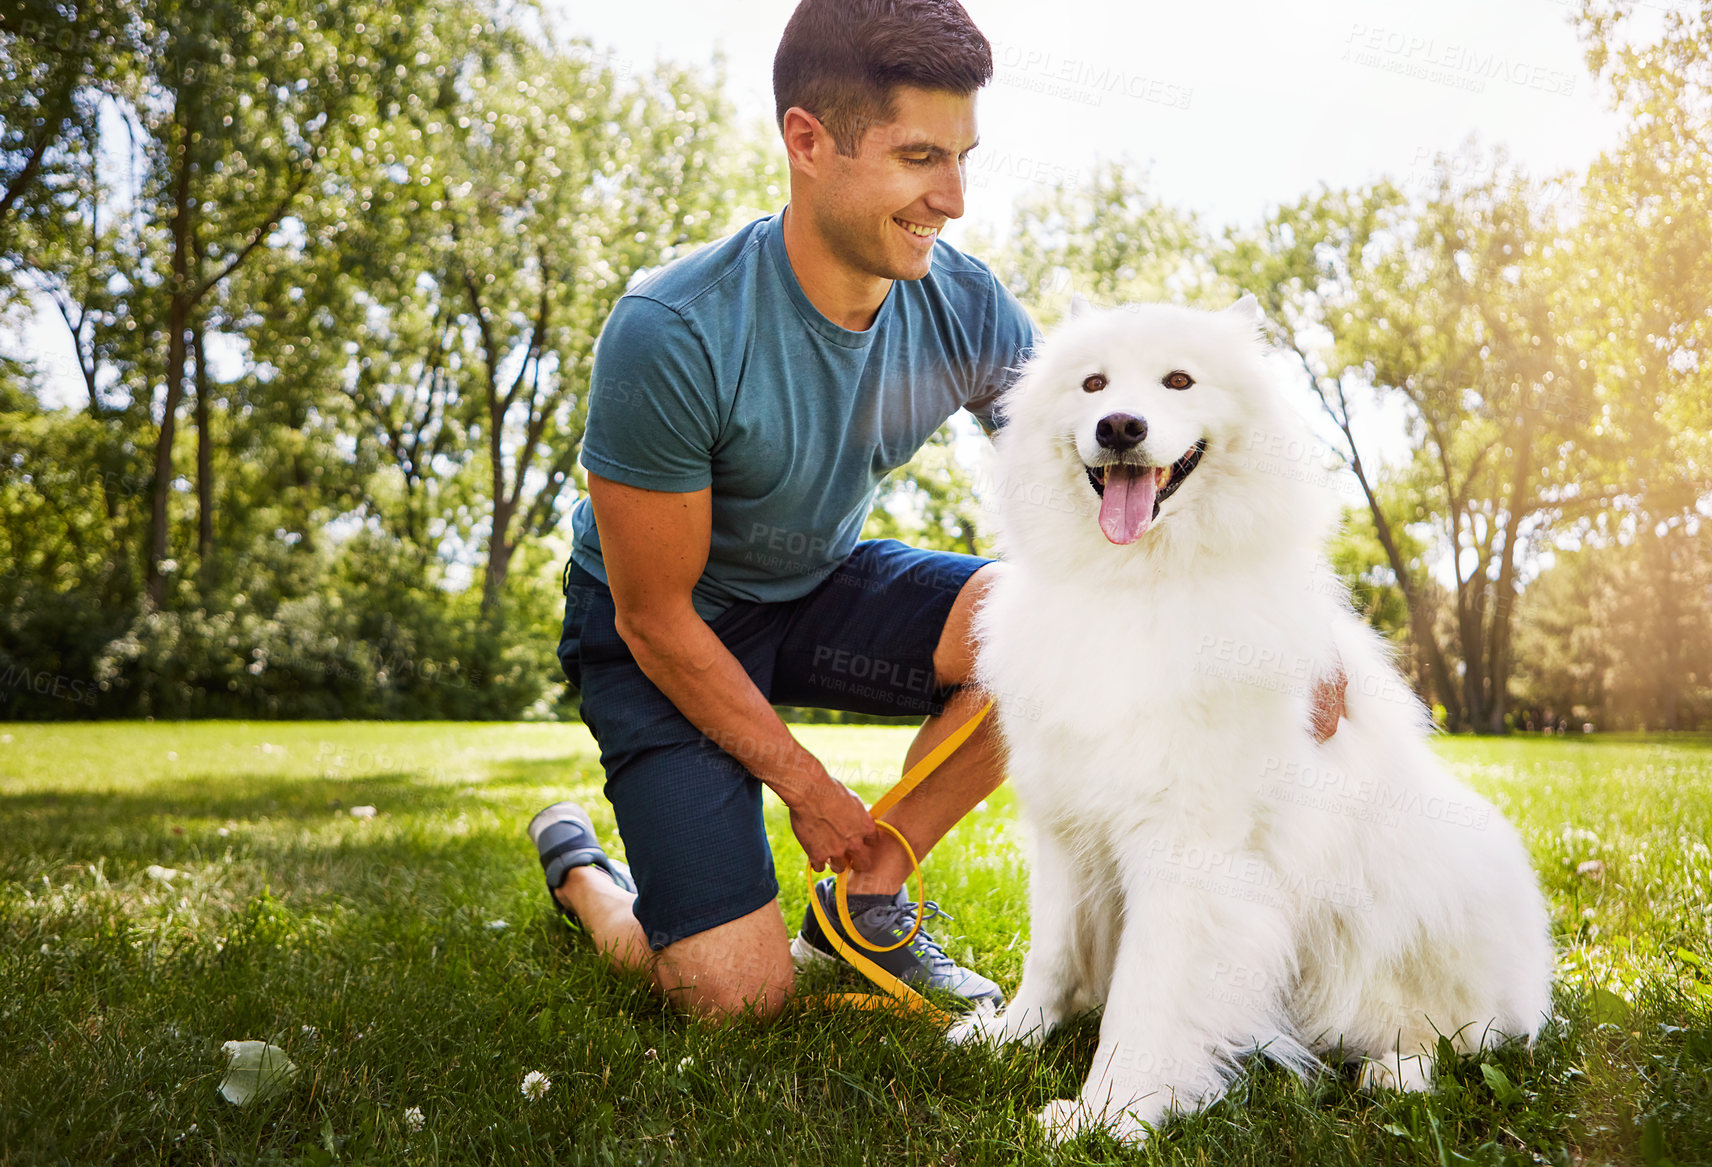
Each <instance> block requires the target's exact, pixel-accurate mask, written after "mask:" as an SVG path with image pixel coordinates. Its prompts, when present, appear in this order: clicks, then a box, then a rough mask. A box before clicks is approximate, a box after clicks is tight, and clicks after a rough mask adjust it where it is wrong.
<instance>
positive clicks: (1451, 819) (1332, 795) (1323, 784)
mask: <svg viewBox="0 0 1712 1167" xmlns="http://www.w3.org/2000/svg"><path fill="white" fill-rule="evenodd" d="M1261 778H1262V779H1263V780H1264V781H1265V783H1266V785H1265V786H1264V787H1263V792H1264V794H1265V795H1266V797H1268V798H1271V799H1273V800H1275V801H1278V802H1288V803H1291V804H1293V805H1295V806H1301V807H1307V808H1309V809H1312V810H1323V811H1326V812H1327V813H1329V814H1341V815H1346V816H1348V817H1350V818H1353V819H1355V820H1357V821H1358V822H1367V823H1377V824H1379V825H1380V826H1385V827H1395V826H1397V825H1399V824H1400V823H1401V822H1402V821H1403V818H1404V816H1405V815H1407V816H1416V817H1420V818H1423V819H1428V820H1430V821H1433V822H1442V823H1446V824H1448V825H1450V826H1457V827H1469V828H1471V829H1473V830H1477V831H1483V830H1485V829H1486V825H1487V823H1489V822H1490V821H1491V818H1492V808H1491V807H1489V806H1487V805H1486V804H1485V803H1484V802H1479V801H1475V800H1469V799H1459V798H1448V797H1446V796H1444V795H1442V794H1436V793H1433V792H1431V791H1423V790H1420V789H1418V788H1415V787H1411V786H1404V785H1400V784H1398V783H1394V782H1387V781H1384V780H1382V779H1379V778H1374V777H1363V778H1356V777H1353V776H1351V775H1349V774H1347V773H1344V772H1343V771H1342V770H1338V769H1334V768H1332V767H1330V766H1320V765H1315V764H1313V763H1305V762H1299V761H1294V760H1286V759H1283V758H1280V757H1277V756H1273V757H1271V758H1268V759H1267V761H1266V767H1265V769H1264V770H1262V771H1261Z"/></svg>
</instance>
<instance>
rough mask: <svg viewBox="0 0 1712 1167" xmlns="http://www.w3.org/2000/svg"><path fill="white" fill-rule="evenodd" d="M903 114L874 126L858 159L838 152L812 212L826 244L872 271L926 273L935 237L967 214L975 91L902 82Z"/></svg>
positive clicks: (899, 104) (899, 103)
mask: <svg viewBox="0 0 1712 1167" xmlns="http://www.w3.org/2000/svg"><path fill="white" fill-rule="evenodd" d="M893 102H894V104H895V106H896V108H897V117H896V118H894V119H893V120H892V121H890V122H888V123H886V124H885V125H878V126H870V127H869V128H868V132H867V133H865V134H863V135H862V142H861V145H860V147H859V148H858V150H857V152H856V156H855V157H854V158H848V157H845V156H844V155H842V154H836V153H834V154H832V155H831V156H830V157H829V159H828V164H827V168H826V170H825V172H824V173H823V176H821V177H820V178H819V179H818V180H817V181H816V183H815V187H814V195H813V210H812V215H811V217H812V218H813V220H814V223H815V226H816V227H817V228H818V229H819V231H820V233H821V235H822V237H823V238H824V239H825V240H826V243H827V246H828V247H829V248H830V249H831V250H832V252H833V254H835V255H836V256H838V258H839V259H840V260H841V261H843V262H844V263H845V264H847V265H849V266H850V267H851V268H854V269H855V270H857V271H860V272H863V273H865V274H867V275H872V276H878V277H881V278H883V279H891V280H919V279H921V278H922V277H923V276H925V275H927V273H928V269H929V267H930V266H931V262H930V257H931V255H932V252H933V241H934V240H935V239H936V238H938V236H939V229H940V228H941V227H943V226H944V225H945V224H946V222H947V221H948V220H951V219H957V218H961V217H962V215H963V171H964V165H965V162H966V160H967V158H968V155H969V151H970V150H972V149H974V147H975V142H976V138H977V133H976V128H975V96H974V94H970V95H969V96H967V97H960V96H958V95H957V94H954V93H946V92H944V91H942V90H935V89H917V88H914V87H912V86H907V85H904V86H899V87H898V88H897V89H895V90H893Z"/></svg>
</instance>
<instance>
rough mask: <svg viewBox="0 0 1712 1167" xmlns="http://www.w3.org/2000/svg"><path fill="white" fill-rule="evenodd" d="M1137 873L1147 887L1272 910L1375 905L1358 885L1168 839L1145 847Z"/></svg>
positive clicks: (1245, 855)
mask: <svg viewBox="0 0 1712 1167" xmlns="http://www.w3.org/2000/svg"><path fill="white" fill-rule="evenodd" d="M1140 870H1141V874H1142V875H1144V876H1146V877H1147V878H1148V879H1149V880H1150V881H1152V882H1156V883H1168V884H1172V885H1174V886H1177V887H1184V888H1188V889H1191V890H1194V891H1206V892H1212V893H1214V894H1215V895H1223V896H1230V897H1232V898H1235V899H1240V900H1245V901H1247V902H1250V903H1259V904H1265V905H1266V906H1267V907H1271V908H1282V907H1285V906H1286V904H1287V901H1288V900H1289V899H1292V898H1295V899H1312V900H1319V901H1321V902H1322V903H1328V904H1332V905H1333V906H1336V907H1343V908H1357V909H1360V910H1362V911H1366V910H1368V909H1370V908H1372V907H1373V903H1374V897H1373V892H1372V891H1370V890H1369V889H1368V888H1367V887H1365V886H1363V885H1361V884H1356V883H1349V882H1346V881H1344V880H1340V879H1329V878H1327V877H1325V876H1320V875H1312V874H1306V873H1303V872H1301V871H1291V872H1288V873H1285V872H1281V871H1278V870H1276V869H1275V868H1273V867H1272V866H1271V865H1270V864H1267V863H1265V862H1263V861H1262V860H1261V859H1260V858H1259V856H1256V855H1250V854H1233V853H1231V852H1228V851H1221V850H1219V849H1218V848H1217V847H1203V846H1200V845H1199V844H1195V843H1189V844H1185V843H1181V842H1178V841H1175V840H1170V839H1153V840H1151V841H1150V842H1149V843H1148V845H1147V847H1146V848H1145V849H1144V852H1143V857H1142V864H1141V868H1140Z"/></svg>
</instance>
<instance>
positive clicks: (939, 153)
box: [892, 138, 981, 158]
mask: <svg viewBox="0 0 1712 1167" xmlns="http://www.w3.org/2000/svg"><path fill="white" fill-rule="evenodd" d="M980 144H981V139H979V138H976V139H975V140H974V141H973V142H970V143H969V145H968V146H967V147H965V148H964V149H963V150H962V151H961V153H964V154H967V153H968V152H969V151H970V150H973V149H974V148H975V147H976V146H979V145H980ZM892 153H893V154H926V155H928V156H930V157H933V158H945V157H948V156H949V155H950V153H951V151H949V150H947V149H946V148H945V147H944V146H941V145H939V144H938V143H937V142H930V141H928V140H926V139H925V138H923V139H920V140H918V141H914V142H903V143H900V144H899V145H896V146H893V147H892Z"/></svg>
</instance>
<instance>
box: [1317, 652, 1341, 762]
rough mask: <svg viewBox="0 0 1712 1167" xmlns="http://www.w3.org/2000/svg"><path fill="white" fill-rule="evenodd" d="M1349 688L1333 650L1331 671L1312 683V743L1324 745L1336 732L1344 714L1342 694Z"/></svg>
mask: <svg viewBox="0 0 1712 1167" xmlns="http://www.w3.org/2000/svg"><path fill="white" fill-rule="evenodd" d="M1348 687H1349V677H1348V676H1347V675H1346V674H1345V673H1344V671H1343V658H1342V657H1341V656H1338V655H1337V654H1336V650H1333V654H1332V671H1331V673H1330V674H1329V675H1328V676H1324V677H1321V678H1320V679H1319V680H1317V681H1315V682H1314V709H1313V726H1314V741H1315V742H1317V743H1319V744H1321V745H1324V744H1325V743H1326V742H1327V741H1328V740H1330V738H1331V736H1332V734H1334V733H1336V732H1337V727H1338V722H1339V721H1340V720H1342V718H1343V714H1344V706H1343V694H1344V690H1345V689H1347V688H1348Z"/></svg>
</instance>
